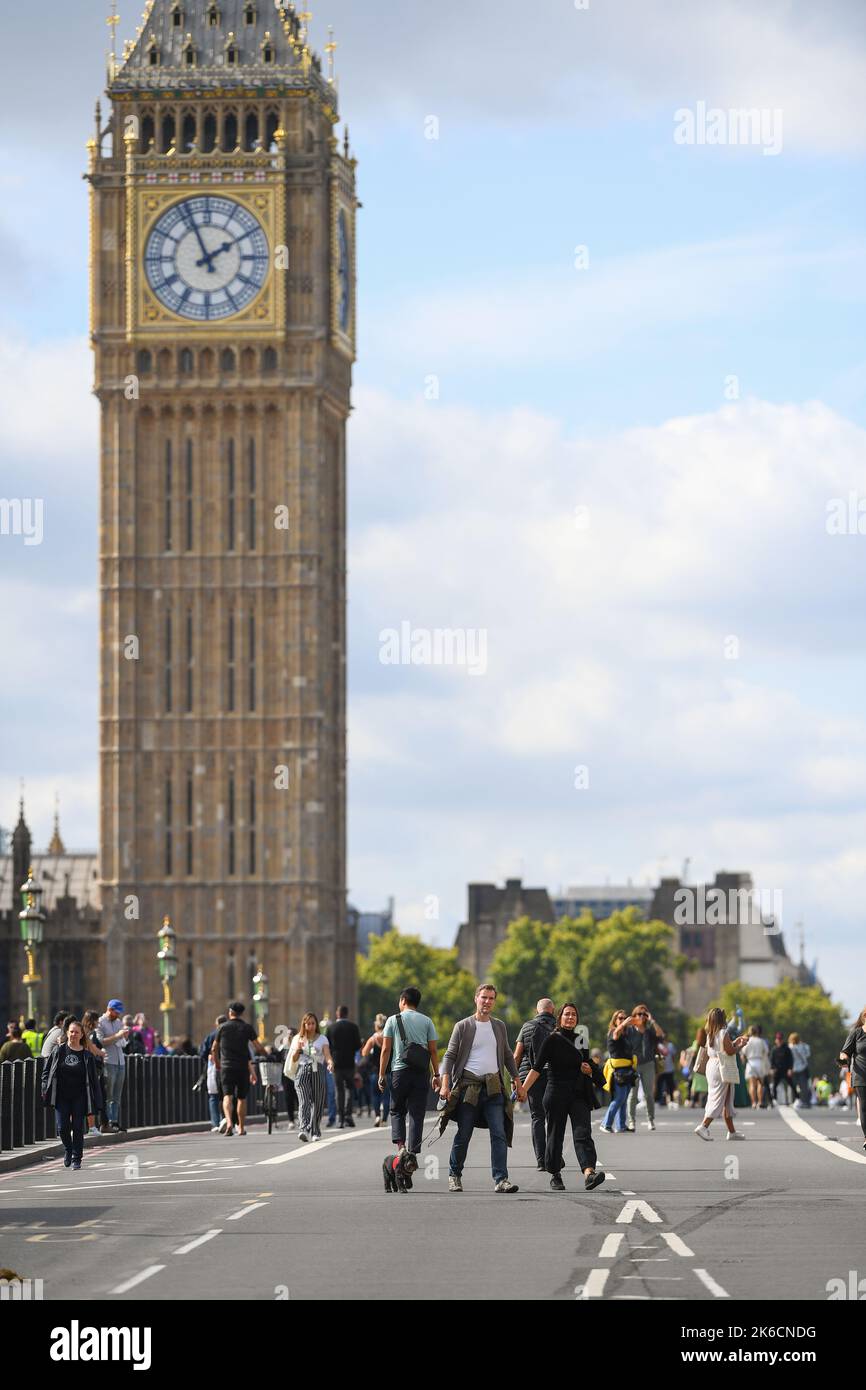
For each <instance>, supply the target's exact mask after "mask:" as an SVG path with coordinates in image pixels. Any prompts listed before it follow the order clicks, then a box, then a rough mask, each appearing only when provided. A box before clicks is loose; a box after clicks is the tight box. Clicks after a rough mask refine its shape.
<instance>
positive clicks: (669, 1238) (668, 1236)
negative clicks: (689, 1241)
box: [659, 1231, 695, 1259]
mask: <svg viewBox="0 0 866 1390" xmlns="http://www.w3.org/2000/svg"><path fill="white" fill-rule="evenodd" d="M659 1235H660V1236H661V1238H662V1240H663V1241H665V1243H666V1244H667V1245H669V1246H670V1248H671V1250H673V1252H674V1254H675V1255H684V1256H685V1257H686V1259H694V1257H695V1252H694V1250H690V1249H689V1247H688V1246H687V1245H686V1243H685V1241H684V1240H683V1239H682V1238H681V1237H680V1236H678V1235H677V1234H676V1232H675V1231H659Z"/></svg>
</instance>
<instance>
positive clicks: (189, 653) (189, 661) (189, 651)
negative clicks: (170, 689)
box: [186, 608, 193, 714]
mask: <svg viewBox="0 0 866 1390" xmlns="http://www.w3.org/2000/svg"><path fill="white" fill-rule="evenodd" d="M192 680H193V626H192V609H191V608H190V609H187V614H186V712H187V714H192Z"/></svg>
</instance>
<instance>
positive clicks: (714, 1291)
mask: <svg viewBox="0 0 866 1390" xmlns="http://www.w3.org/2000/svg"><path fill="white" fill-rule="evenodd" d="M698 1119H699V1112H693V1111H680V1110H673V1109H671V1110H667V1111H665V1110H662V1111H661V1112H660V1113H659V1114H658V1116H657V1125H658V1127H657V1129H656V1131H655V1133H650V1132H649V1131H648V1130H647V1129H646V1128H645V1127H644V1126H641V1125H639V1127H638V1132H637V1133H636V1134H634V1135H626V1134H623V1135H598V1136H597V1142H598V1149H599V1158H600V1162H601V1165H602V1166H603V1167H604V1168H605V1169H606V1171H607V1173H608V1178H607V1181H606V1183H605V1184H604V1185H603V1186H602V1187H600V1188H598V1189H597V1190H596V1191H595V1192H592V1193H586V1192H584V1191H583V1184H582V1180H579V1179H578V1175H577V1172H576V1163H575V1160H574V1156H573V1153H572V1154H571V1155H570V1157H569V1156H568V1155H567V1160H566V1161H567V1164H568V1167H567V1170H566V1172H565V1174H564V1175H563V1176H564V1178H565V1182H566V1186H567V1188H568V1191H567V1192H566V1193H564V1194H556V1193H552V1192H551V1191H550V1190H549V1187H548V1178H547V1176H546V1175H545V1174H544V1173H539V1172H538V1171H537V1169H536V1166H535V1161H534V1158H533V1154H532V1148H531V1143H530V1138H529V1129H528V1124H527V1121H526V1119H525V1118H523V1117H521V1118H519V1119H518V1123H517V1130H516V1135H515V1146H514V1149H513V1150H512V1151H511V1154H510V1159H511V1162H510V1174H511V1178H512V1181H515V1182H517V1183H519V1185H520V1192H519V1193H518V1194H516V1195H514V1196H506V1195H499V1194H496V1193H494V1192H493V1185H492V1179H491V1177H490V1169H489V1140H488V1137H487V1134H486V1132H484V1131H479V1132H477V1133H476V1135H475V1137H474V1139H473V1142H472V1145H471V1148H470V1151H469V1161H468V1163H467V1166H466V1169H465V1171H464V1192H463V1193H462V1194H455V1193H449V1191H448V1148H449V1144H450V1136H451V1135H452V1134H453V1132H454V1131H453V1128H452V1129H451V1131H450V1132H449V1134H448V1135H447V1136H446V1138H444V1139H440V1140H438V1141H437V1142H436V1143H435V1144H434V1145H433V1146H432V1147H431V1148H425V1150H424V1162H423V1165H422V1169H421V1170H419V1173H418V1175H417V1176H416V1180H415V1187H414V1191H413V1192H412V1193H411V1194H408V1195H406V1196H402V1195H391V1196H388V1195H386V1194H385V1192H384V1191H383V1187H382V1179H381V1162H382V1159H383V1157H384V1155H385V1153H386V1152H388V1150H389V1139H388V1135H387V1132H386V1131H382V1130H374V1129H372V1128H371V1127H370V1124H369V1121H368V1120H366V1119H362V1120H360V1121H359V1122H358V1128H357V1129H355V1130H348V1131H340V1130H329V1131H326V1132H325V1137H324V1138H323V1140H322V1141H321V1142H320V1143H318V1144H315V1145H302V1144H300V1143H299V1142H298V1139H297V1135H296V1133H294V1132H292V1133H289V1132H287V1131H286V1130H285V1129H280V1130H278V1131H276V1132H275V1133H274V1134H272V1135H271V1136H268V1135H267V1133H265V1132H263V1131H262V1130H261V1129H259V1128H255V1129H252V1130H251V1131H250V1133H249V1135H248V1136H247V1137H246V1138H243V1139H241V1138H224V1137H223V1136H221V1135H210V1134H195V1135H177V1136H171V1137H165V1138H154V1139H149V1140H142V1141H137V1142H132V1143H129V1144H127V1145H121V1146H113V1147H108V1146H106V1147H104V1148H100V1149H93V1150H89V1151H88V1152H87V1153H86V1155H85V1162H84V1167H83V1168H82V1170H81V1172H80V1173H73V1172H71V1170H67V1169H65V1168H64V1167H63V1166H62V1164H61V1163H60V1161H59V1160H58V1161H56V1162H53V1161H52V1162H51V1163H46V1164H43V1165H41V1166H40V1167H39V1168H35V1169H29V1170H22V1171H19V1172H15V1173H10V1174H8V1175H6V1176H4V1177H3V1178H2V1180H0V1265H4V1266H7V1267H10V1268H11V1269H13V1270H14V1271H15V1272H16V1273H18V1274H19V1275H20V1276H21V1277H22V1278H28V1277H29V1278H31V1279H41V1280H42V1281H43V1296H44V1298H45V1299H46V1300H52V1299H53V1300H69V1299H74V1298H75V1297H76V1296H77V1292H76V1291H81V1290H85V1291H86V1296H87V1298H88V1300H93V1299H101V1298H102V1299H107V1300H108V1301H109V1302H112V1301H116V1302H124V1301H132V1302H138V1301H139V1300H151V1299H153V1300H173V1301H174V1300H182V1299H203V1298H215V1299H224V1298H229V1297H231V1298H241V1299H249V1300H263V1299H286V1298H289V1299H310V1298H330V1299H333V1298H337V1299H340V1298H357V1299H370V1300H372V1299H374V1298H381V1297H383V1296H385V1297H389V1298H397V1297H405V1296H406V1295H407V1293H408V1294H410V1295H413V1296H416V1297H418V1298H419V1299H427V1298H430V1299H454V1298H462V1299H503V1298H504V1299H508V1298H517V1297H519V1298H523V1299H525V1298H535V1299H541V1300H572V1301H574V1300H575V1299H576V1298H581V1297H582V1298H589V1299H594V1298H604V1299H626V1298H631V1299H634V1298H637V1299H685V1300H704V1301H707V1300H708V1301H713V1300H718V1301H720V1302H721V1301H723V1300H725V1299H742V1298H747V1299H750V1300H767V1301H774V1302H776V1303H778V1302H779V1301H780V1300H782V1301H784V1300H792V1299H809V1300H826V1299H827V1298H828V1292H827V1284H828V1281H829V1280H832V1279H838V1278H841V1279H845V1280H848V1278H849V1271H851V1270H855V1271H858V1270H859V1277H861V1278H862V1277H864V1276H866V1248H864V1239H863V1200H864V1196H866V1154H864V1153H863V1149H862V1136H861V1134H860V1129H859V1125H858V1124H857V1122H856V1121H855V1119H854V1118H853V1116H852V1114H851V1112H850V1111H826V1110H822V1111H816V1110H812V1111H808V1112H795V1111H786V1112H784V1113H783V1112H782V1111H779V1110H777V1111H758V1112H743V1111H740V1112H738V1121H737V1122H738V1125H739V1126H740V1127H741V1128H742V1130H743V1133H744V1134H745V1135H746V1140H745V1142H744V1143H739V1144H728V1143H726V1142H724V1138H723V1133H722V1131H721V1130H720V1128H719V1126H718V1125H714V1126H713V1131H714V1132H715V1139H714V1142H713V1143H712V1144H704V1143H702V1142H701V1141H700V1140H699V1139H698V1138H697V1137H696V1136H695V1135H694V1134H693V1133H692V1129H693V1127H694V1125H695V1124H696V1123H697V1121H698ZM807 1136H808V1137H807ZM815 1136H817V1138H816V1137H815ZM845 1152H847V1154H848V1155H849V1157H848V1158H847V1159H846V1158H844V1157H843V1156H842V1155H843V1153H845ZM425 1169H426V1171H425Z"/></svg>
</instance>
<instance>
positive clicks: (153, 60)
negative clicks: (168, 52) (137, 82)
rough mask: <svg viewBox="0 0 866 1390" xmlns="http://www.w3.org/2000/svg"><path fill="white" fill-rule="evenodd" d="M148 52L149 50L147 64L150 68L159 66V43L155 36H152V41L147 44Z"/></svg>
mask: <svg viewBox="0 0 866 1390" xmlns="http://www.w3.org/2000/svg"><path fill="white" fill-rule="evenodd" d="M146 52H147V66H148V67H149V68H158V67H159V44H158V43H157V41H156V39H155V38H151V40H150V43H149V44H148V45H147V49H146Z"/></svg>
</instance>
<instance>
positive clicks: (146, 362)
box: [136, 348, 153, 376]
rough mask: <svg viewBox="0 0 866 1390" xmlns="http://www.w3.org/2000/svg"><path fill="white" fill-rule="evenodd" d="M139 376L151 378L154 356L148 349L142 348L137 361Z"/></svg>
mask: <svg viewBox="0 0 866 1390" xmlns="http://www.w3.org/2000/svg"><path fill="white" fill-rule="evenodd" d="M136 366H137V367H138V374H139V376H150V374H151V372H152V371H153V355H152V354H151V352H150V351H149V349H148V348H142V349H141V351H140V352H139V354H138V357H137V359H136Z"/></svg>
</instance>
